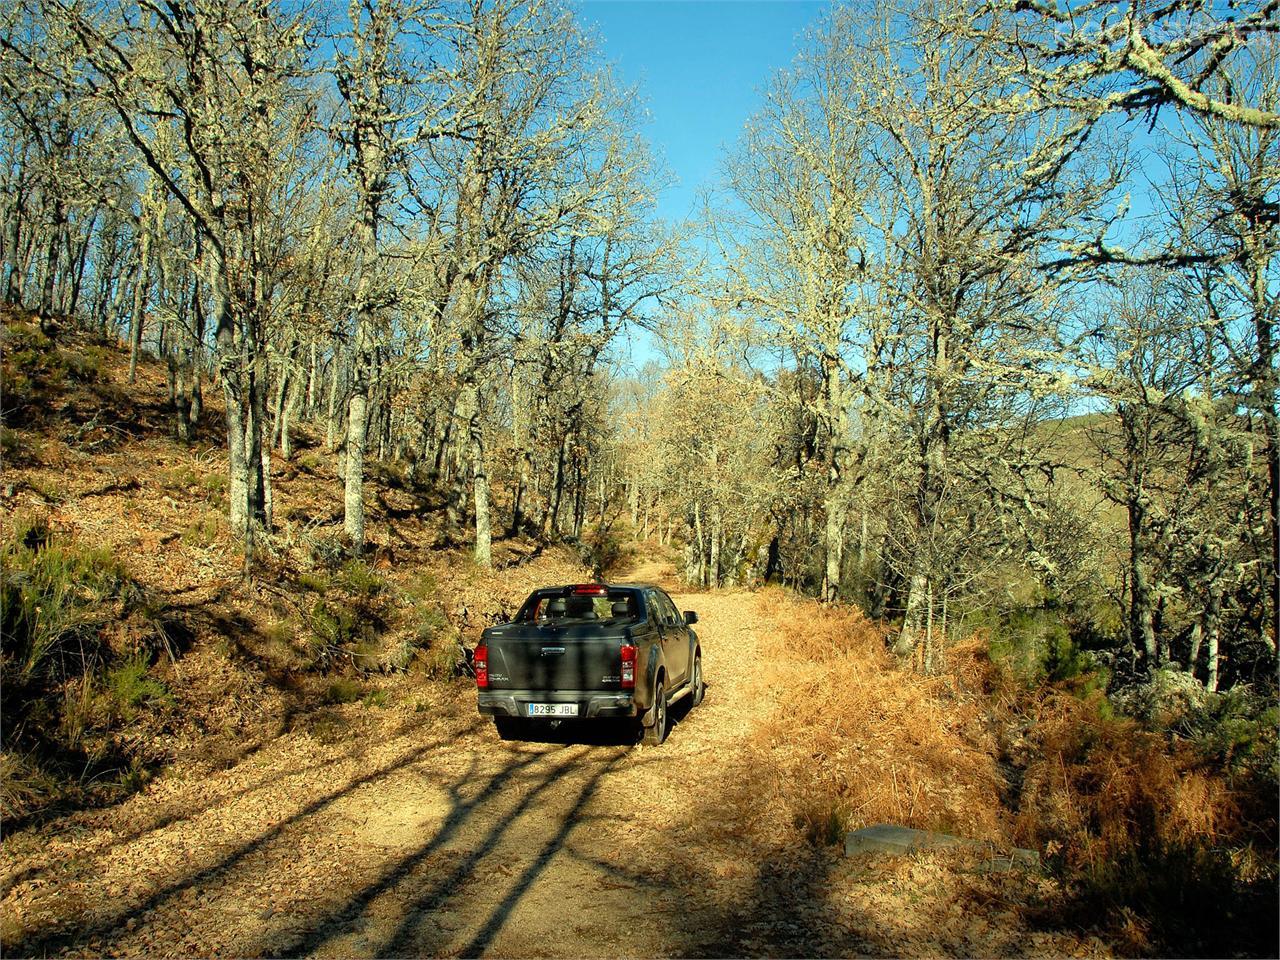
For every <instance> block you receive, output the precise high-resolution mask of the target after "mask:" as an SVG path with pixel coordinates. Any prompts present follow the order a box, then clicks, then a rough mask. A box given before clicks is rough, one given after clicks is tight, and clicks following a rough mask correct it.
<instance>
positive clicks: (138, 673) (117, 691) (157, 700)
mask: <svg viewBox="0 0 1280 960" xmlns="http://www.w3.org/2000/svg"><path fill="white" fill-rule="evenodd" d="M148 667H149V664H148V662H147V658H146V657H144V656H137V655H135V656H133V657H130V658H129V659H127V660H125V661H124V662H123V663H121V664H120V665H119V666H117V667H115V668H113V669H112V670H110V671H108V673H107V678H106V691H107V694H108V696H109V697H110V698H111V700H112V704H113V707H114V708H115V711H116V713H117V715H118V716H120V717H121V718H123V719H126V720H127V719H130V718H131V717H132V716H133V715H134V712H135V711H136V709H137V708H138V707H140V706H143V705H154V704H161V703H171V702H172V701H173V697H172V696H171V695H170V693H169V688H168V687H166V686H165V685H164V683H163V682H161V681H160V680H157V679H156V678H155V677H152V676H149V675H148V673H147V670H148Z"/></svg>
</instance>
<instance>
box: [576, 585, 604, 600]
mask: <svg viewBox="0 0 1280 960" xmlns="http://www.w3.org/2000/svg"><path fill="white" fill-rule="evenodd" d="M569 592H570V593H572V594H574V595H576V596H579V597H584V596H585V597H604V596H608V594H609V587H608V585H607V584H603V583H575V584H574V585H573V586H572V587H570V588H569Z"/></svg>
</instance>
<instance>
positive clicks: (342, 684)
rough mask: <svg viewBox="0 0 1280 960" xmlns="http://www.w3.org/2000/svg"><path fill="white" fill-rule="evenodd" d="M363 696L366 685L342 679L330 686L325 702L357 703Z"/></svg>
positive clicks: (347, 678) (357, 681) (326, 692)
mask: <svg viewBox="0 0 1280 960" xmlns="http://www.w3.org/2000/svg"><path fill="white" fill-rule="evenodd" d="M363 696H364V684H362V683H361V682H360V681H359V680H352V679H350V678H349V677H342V678H339V679H337V680H334V681H333V683H331V684H329V688H328V689H327V690H326V691H325V694H324V701H325V703H332V704H339V703H355V702H356V701H357V700H359V699H360V698H361V697H363Z"/></svg>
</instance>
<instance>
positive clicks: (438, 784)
mask: <svg viewBox="0 0 1280 960" xmlns="http://www.w3.org/2000/svg"><path fill="white" fill-rule="evenodd" d="M4 337H5V341H4V344H3V345H4V348H5V349H4V356H3V358H2V359H3V362H4V364H5V366H4V376H5V384H4V386H5V389H6V407H5V411H6V417H7V419H6V425H5V427H4V429H3V431H0V441H3V444H2V450H0V452H2V453H3V455H4V478H3V480H4V482H3V484H2V485H0V532H3V533H4V535H5V536H6V537H8V536H9V535H10V533H11V532H12V530H13V528H14V527H15V526H16V524H17V523H18V521H19V520H20V519H21V517H22V516H23V515H38V516H39V517H41V518H43V521H44V522H46V523H47V525H48V528H49V529H50V530H51V531H52V533H53V534H54V535H55V536H56V537H57V538H58V541H59V542H65V543H71V544H79V545H86V546H93V547H95V548H101V549H104V550H109V551H110V552H111V554H112V555H113V556H114V557H117V558H119V559H120V560H121V561H122V562H123V563H124V564H125V567H126V569H127V572H128V576H129V577H130V578H131V583H133V584H134V585H135V586H136V591H137V597H136V598H135V601H134V605H135V607H137V608H138V610H139V611H140V612H139V613H136V614H135V615H134V617H135V621H137V620H138V619H139V618H141V620H143V621H146V622H142V623H139V622H133V623H132V625H126V624H119V625H116V626H118V628H119V629H118V630H117V632H118V633H120V636H119V637H117V638H116V640H118V641H119V642H120V643H123V644H125V645H126V646H127V644H128V643H129V642H133V640H135V639H136V635H135V634H136V631H137V630H139V629H141V630H144V631H154V630H159V631H160V632H162V633H163V635H164V637H165V642H166V643H168V644H171V648H170V654H169V656H168V657H161V658H159V659H158V660H157V662H156V663H155V664H154V665H153V666H152V667H151V671H152V673H153V674H155V675H156V676H157V677H158V678H159V679H160V680H162V681H163V682H164V683H165V684H166V685H167V690H168V691H169V695H168V696H169V699H168V700H166V701H165V704H164V705H162V706H161V707H160V708H158V709H157V710H156V711H154V713H155V716H154V718H151V719H148V716H149V715H146V714H139V718H138V719H137V720H136V721H135V724H134V726H133V727H130V728H128V731H127V734H128V736H129V737H130V738H131V740H130V743H131V744H133V745H134V746H135V747H137V749H138V751H139V755H142V756H145V757H150V758H151V759H150V760H149V761H148V766H146V767H145V770H146V771H147V772H148V774H149V775H153V779H150V780H149V781H146V780H145V779H144V780H143V781H142V783H143V784H144V785H142V786H141V789H137V790H136V792H133V793H132V794H131V795H128V798H127V799H125V800H123V802H118V803H111V802H110V801H111V800H112V799H113V798H118V797H119V796H121V795H124V793H127V791H123V792H121V791H117V792H110V791H109V792H108V793H107V794H105V795H104V796H103V797H99V798H97V800H96V801H95V804H94V805H91V806H90V807H88V808H84V809H74V806H75V804H71V805H70V807H71V809H68V807H67V806H62V807H59V806H58V805H57V804H54V805H52V806H49V807H47V808H46V809H45V810H44V812H42V813H41V814H40V815H39V816H33V817H29V818H26V819H18V820H17V821H15V819H14V818H13V815H12V814H9V815H8V818H7V822H6V823H5V825H4V840H3V850H2V851H0V952H2V953H3V955H5V956H41V955H67V956H101V955H107V956H113V955H122V956H137V955H166V956H167V955H200V956H210V955H231V956H259V955H301V954H312V955H318V956H386V955H409V954H423V955H444V956H453V955H464V956H467V955H479V954H490V955H508V956H512V955H514V956H606V955H607V956H815V957H816V956H850V955H879V956H937V955H963V956H997V955H999V956H1012V955H1036V956H1042V955H1080V956H1099V955H1107V954H1108V953H1109V952H1110V950H1109V947H1108V945H1107V944H1105V943H1103V942H1101V941H1099V940H1098V939H1096V938H1094V937H1092V936H1089V935H1086V934H1083V933H1077V932H1075V931H1073V930H1063V929H1061V928H1055V927H1053V926H1052V925H1051V924H1048V923H1047V920H1046V915H1047V914H1049V913H1051V912H1052V911H1051V909H1048V908H1047V905H1049V904H1051V903H1052V897H1053V893H1054V891H1053V885H1054V884H1053V881H1051V880H1050V879H1048V878H1045V877H1041V876H1039V875H1036V874H1029V873H1021V872H1015V873H1007V874H994V873H984V872H982V867H983V864H982V862H981V858H980V857H978V858H976V859H975V858H974V857H973V856H972V855H964V854H955V853H938V854H928V855H917V856H914V857H910V858H890V857H886V858H873V859H856V860H855V859H846V858H845V857H844V856H843V854H842V851H841V849H840V847H839V844H838V843H822V842H809V841H807V840H806V839H805V838H804V836H803V830H802V829H800V828H799V826H798V825H797V823H795V822H792V820H791V817H790V815H789V814H786V813H785V812H783V811H781V810H780V809H779V808H778V807H777V805H776V804H773V803H772V802H771V800H770V796H769V790H768V788H767V786H765V785H766V784H767V783H771V782H774V781H776V776H777V768H775V767H774V766H771V763H770V753H769V751H768V750H767V749H766V750H761V749H759V748H758V747H759V744H760V743H761V742H763V741H767V740H768V738H769V736H770V735H771V734H772V733H774V732H776V731H777V730H778V729H780V728H779V727H778V723H779V721H780V720H782V719H785V717H784V715H785V714H786V712H787V711H788V710H790V709H791V708H792V707H793V706H794V704H790V705H789V701H788V700H787V698H785V697H783V696H782V693H783V691H784V690H786V689H794V683H790V684H789V683H788V682H787V678H788V677H790V678H791V679H792V681H795V680H797V679H799V678H800V676H801V674H802V673H803V672H804V671H805V670H807V669H808V668H807V667H806V666H804V665H803V664H801V663H798V662H782V660H781V659H780V658H779V656H778V653H777V652H778V650H779V643H778V638H779V637H782V636H784V635H785V630H784V624H783V623H782V615H781V614H779V613H778V611H777V610H776V609H775V602H776V600H777V595H776V594H774V593H770V592H767V591H765V592H751V591H746V590H726V591H713V592H692V593H690V592H682V591H681V589H680V588H679V587H678V586H677V585H676V584H675V583H674V581H673V577H672V571H671V570H670V569H669V567H664V566H663V564H662V562H661V560H658V559H656V558H655V550H656V548H652V547H651V548H640V549H641V553H642V554H643V556H642V559H641V560H640V561H638V562H636V563H635V564H633V568H632V569H631V570H629V571H626V572H623V573H619V574H615V575H614V576H613V579H615V580H619V581H622V580H626V579H639V580H649V581H659V582H663V583H665V584H666V585H668V586H669V587H670V589H671V590H672V591H673V593H674V595H675V598H676V601H677V603H678V604H679V605H680V606H681V607H682V608H684V609H693V610H696V611H697V612H698V614H699V617H700V620H699V624H698V633H699V636H700V637H701V642H702V647H703V651H704V662H705V668H706V675H707V679H708V684H709V689H708V693H707V698H706V700H705V701H704V703H703V704H702V705H701V706H699V707H697V708H696V709H693V710H691V711H690V710H688V709H687V707H686V708H684V709H683V710H680V711H676V712H675V715H674V717H673V720H674V724H673V729H672V730H671V733H670V736H669V738H668V740H667V742H666V743H665V744H664V745H663V746H661V747H657V748H650V747H642V746H637V745H635V744H634V742H632V740H631V739H630V738H628V736H627V735H626V734H625V733H624V732H622V731H618V730H614V729H601V730H592V729H589V728H575V727H572V726H567V725H566V726H564V727H562V728H561V729H560V731H559V732H558V733H557V735H556V736H555V737H551V738H548V741H546V742H543V741H537V740H529V741H524V742H503V741H501V740H499V739H498V737H497V735H496V733H495V731H494V730H493V728H492V725H491V724H489V723H487V722H484V721H482V719H481V718H480V717H479V716H478V715H477V713H476V710H475V693H474V687H473V686H472V685H471V684H470V683H468V682H467V681H465V680H462V679H456V680H441V679H433V678H432V677H431V676H430V675H429V674H424V673H423V671H421V670H418V669H416V668H411V669H410V671H409V672H408V673H407V674H392V675H383V674H379V673H377V672H376V671H373V672H364V673H359V674H358V679H354V680H353V679H351V678H350V677H348V682H354V683H357V685H358V686H359V688H360V696H361V697H362V698H363V699H362V700H361V699H358V700H356V701H355V702H346V703H343V702H333V700H332V699H331V698H327V696H326V688H327V686H328V685H329V684H330V683H332V682H333V680H334V677H333V676H332V675H331V674H330V673H329V671H326V670H324V669H320V668H318V667H317V666H316V665H315V664H307V663H303V662H300V661H299V659H298V658H299V651H300V650H302V649H303V647H302V646H300V645H299V642H298V637H300V636H301V635H302V634H303V633H304V632H305V625H306V623H307V617H308V615H309V611H311V610H312V605H313V604H315V603H317V602H319V601H318V598H319V597H323V596H324V594H323V590H324V589H325V588H319V589H320V591H321V592H320V593H316V589H317V588H314V587H307V586H305V585H304V572H305V571H307V570H309V569H311V567H310V566H308V564H309V563H311V561H308V560H307V559H306V558H307V557H308V556H312V557H314V555H315V551H316V549H317V547H318V546H323V542H324V538H325V537H330V536H333V535H334V534H335V533H336V532H337V531H339V530H340V528H341V521H342V513H341V485H340V483H339V482H338V481H337V478H336V475H335V473H334V470H333V465H332V459H333V457H332V454H331V453H327V452H325V451H323V450H321V449H320V438H319V437H318V436H317V435H316V433H315V431H314V430H313V429H311V428H307V427H300V428H299V430H298V451H297V452H296V453H295V455H294V456H293V458H291V459H290V460H287V461H286V460H282V459H279V458H277V459H276V460H275V462H274V464H273V484H274V486H275V490H276V538H275V541H274V545H273V547H272V550H273V551H274V552H273V553H271V554H270V555H268V556H265V557H263V558H260V560H259V563H260V564H261V565H262V568H263V569H262V570H260V571H259V575H258V576H256V577H255V578H253V579H252V580H245V579H244V578H243V577H242V576H241V574H240V570H239V569H238V567H237V563H238V559H237V557H238V555H237V553H236V549H237V548H236V545H235V541H234V540H233V539H232V538H231V537H230V535H229V533H228V531H227V530H226V523H225V519H224V516H225V509H226V508H225V475H226V460H225V452H224V447H223V444H222V442H221V437H220V435H219V426H218V425H219V423H220V420H221V416H220V407H221V403H220V399H219V398H218V397H217V396H216V391H215V390H212V389H210V390H208V391H207V393H208V397H207V400H208V409H207V411H206V415H205V417H204V419H203V420H202V423H201V429H200V432H199V434H198V436H197V437H196V439H195V442H194V443H192V444H179V443H177V442H176V441H174V440H173V439H172V438H171V437H170V436H169V435H168V432H169V427H170V419H171V414H170V413H169V411H168V409H167V404H166V402H165V399H164V398H165V394H166V385H165V374H164V369H163V367H162V366H161V365H160V364H158V363H155V362H153V361H146V360H144V362H143V363H142V364H140V366H139V370H138V378H137V382H136V383H130V382H128V379H127V373H126V365H127V357H126V355H125V354H124V353H123V352H122V351H121V350H119V349H118V348H117V347H115V346H113V345H110V344H100V343H97V342H90V341H88V340H86V339H85V338H83V337H80V336H79V335H76V336H72V335H71V334H70V333H68V334H67V335H65V336H63V337H61V338H60V339H59V344H58V346H57V347H56V348H54V347H53V346H52V345H50V344H47V343H43V342H41V341H40V340H39V338H37V337H35V335H34V334H32V333H30V331H29V325H28V324H26V323H25V321H23V320H22V319H21V318H12V317H6V326H5V331H4ZM37 368H40V371H42V372H40V373H39V376H37ZM15 401H16V402H18V403H19V404H20V405H19V406H17V407H15V406H14V405H13V404H14V403H15ZM15 411H16V412H15ZM371 469H372V470H382V469H386V468H385V466H383V465H379V464H374V465H373V466H372V467H371ZM367 492H368V495H369V496H368V507H367V512H368V519H369V543H368V548H367V551H366V554H365V556H366V564H367V568H368V569H369V570H371V571H373V572H374V573H376V575H377V576H378V577H381V578H383V579H385V581H387V582H388V583H391V584H394V586H395V588H396V591H399V592H397V593H395V594H394V596H395V597H397V598H399V599H394V600H387V601H386V602H387V604H388V605H390V606H392V607H394V609H393V610H392V611H391V613H390V614H388V616H389V617H391V618H392V619H391V620H390V621H389V623H391V626H390V627H389V630H390V631H394V630H400V631H409V630H412V629H413V627H414V622H413V619H412V617H411V616H410V614H411V613H412V612H413V610H414V609H417V608H415V607H412V606H411V605H410V604H409V602H408V600H407V599H406V598H408V597H410V596H427V597H428V600H429V604H430V605H432V607H433V609H437V610H438V611H439V613H440V614H441V615H442V616H444V617H446V618H447V621H448V623H449V624H450V626H451V629H454V630H456V631H457V632H458V635H460V636H461V638H462V640H463V641H464V642H467V643H473V642H474V640H475V636H476V635H477V634H478V630H479V628H480V627H481V626H483V625H484V624H485V623H487V622H492V621H493V619H494V618H495V617H496V616H498V615H499V614H500V613H502V612H503V611H507V612H509V611H511V610H513V609H514V605H515V604H517V603H518V602H519V601H520V600H521V599H523V597H524V596H525V594H526V593H527V591H528V590H529V589H530V588H531V587H533V586H537V585H539V584H543V583H556V582H559V583H564V582H572V581H574V580H576V579H579V578H582V577H584V576H586V575H587V574H586V572H585V570H584V568H583V566H582V564H581V561H580V558H579V557H578V556H576V555H575V553H574V552H573V550H572V549H570V548H568V547H565V546H547V545H545V544H541V543H538V542H535V541H532V540H526V539H502V540H500V541H499V542H498V543H496V544H495V569H493V570H480V569H479V568H477V567H476V566H475V565H474V564H472V563H470V561H469V560H468V558H467V553H466V550H465V547H464V546H460V545H458V544H453V543H450V542H448V540H447V539H446V538H443V537H442V536H441V531H440V530H439V528H438V527H439V510H438V506H439V505H438V504H433V503H431V502H428V501H425V500H424V499H423V497H424V494H422V493H421V491H418V490H416V489H415V488H413V487H412V485H406V484H404V483H398V482H396V478H395V477H394V476H379V477H378V479H377V481H376V482H371V483H370V484H369V485H368V491H367ZM131 589H132V588H131ZM415 590H416V591H417V593H416V594H415V593H413V591H415ZM384 596H391V591H388V592H387V593H386V594H385V595H384ZM137 598H141V599H137ZM788 615H789V616H792V617H794V616H795V615H796V614H795V611H794V610H792V611H791V613H790V614H788ZM805 615H806V616H807V615H808V614H805ZM794 626H795V625H794V623H792V624H791V627H792V628H794ZM802 626H803V625H802ZM113 629H115V627H111V626H110V625H109V627H108V630H107V632H108V633H110V632H111V630H113ZM129 631H135V633H130V632H129ZM175 654H176V655H175ZM850 668H851V669H857V670H860V671H862V672H863V673H865V674H868V675H870V674H873V673H874V672H875V671H881V672H882V673H883V672H884V670H883V667H882V666H881V665H879V664H877V663H874V662H872V661H871V660H867V662H866V663H861V662H857V661H854V662H851V664H850ZM350 672H351V671H348V673H350ZM874 679H875V681H876V683H877V684H880V685H881V686H876V687H872V688H868V689H872V690H884V689H889V688H893V689H899V688H900V689H901V691H905V692H902V696H908V697H909V696H914V695H915V694H914V693H912V692H911V691H913V690H914V689H915V687H912V686H911V685H910V684H906V685H904V684H903V683H902V682H900V679H899V678H897V677H896V676H890V675H888V674H887V673H885V674H884V676H879V675H877V676H875V677H874ZM872 695H874V694H872ZM886 709H891V708H890V707H886ZM6 716H7V714H6ZM881 729H882V734H878V735H877V736H883V739H885V740H889V741H891V742H888V743H884V742H879V743H875V744H867V746H868V748H869V749H868V750H867V752H866V757H867V758H868V759H869V758H871V757H873V756H874V757H875V758H876V759H875V760H874V762H872V763H871V767H874V765H875V763H881V762H883V760H884V759H886V758H887V760H888V761H889V763H890V764H892V762H893V760H894V758H895V756H897V757H898V759H902V758H903V757H905V756H906V755H907V754H908V753H910V752H911V751H912V750H917V751H918V750H919V745H918V744H916V743H915V742H914V741H913V742H910V743H909V742H908V736H909V734H908V732H907V731H905V730H903V731H898V729H897V726H896V725H895V724H893V723H889V722H887V720H886V723H885V724H884V725H883V727H882V728H881ZM883 731H889V733H883ZM6 734H7V736H8V737H9V738H12V736H13V730H12V726H11V727H10V729H9V730H8V731H6ZM895 737H896V738H897V739H896V740H895V739H894V738H895ZM957 742H958V741H957ZM947 743H948V744H950V743H952V741H947ZM3 746H4V747H5V748H6V749H8V748H9V747H10V746H11V745H10V744H9V743H8V742H7V741H6V743H5V744H3ZM787 747H788V748H789V749H790V748H794V750H795V751H799V753H798V754H796V756H800V757H801V759H804V758H805V754H804V751H806V750H809V749H810V745H807V744H805V743H797V744H794V745H792V744H790V743H788V744H787ZM872 747H874V748H875V749H874V750H872V749H870V748H872ZM813 750H814V751H816V752H815V755H814V756H813V758H812V763H814V764H821V763H823V757H822V756H821V755H820V749H819V748H818V747H817V746H814V747H813ZM947 752H948V753H949V754H950V753H953V752H955V751H953V750H950V748H948V750H947ZM806 762H808V761H807V760H806ZM944 766H945V765H944ZM869 772H870V775H872V776H874V773H875V771H874V770H869ZM881 779H883V777H881ZM15 780H16V778H14V777H12V776H11V775H10V782H9V783H8V784H0V786H3V787H5V788H6V790H8V789H10V788H13V787H15V785H16V784H15ZM827 839H828V840H831V839H838V838H827Z"/></svg>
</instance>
